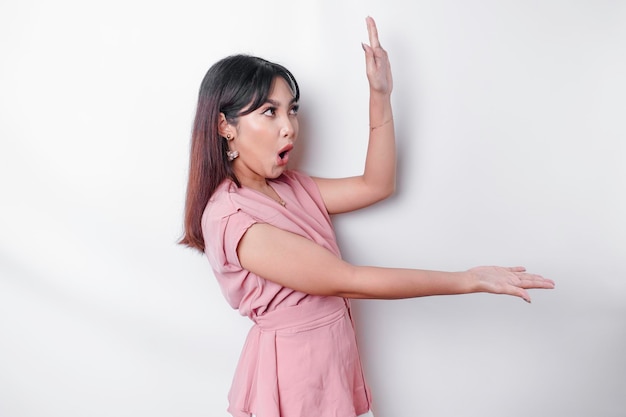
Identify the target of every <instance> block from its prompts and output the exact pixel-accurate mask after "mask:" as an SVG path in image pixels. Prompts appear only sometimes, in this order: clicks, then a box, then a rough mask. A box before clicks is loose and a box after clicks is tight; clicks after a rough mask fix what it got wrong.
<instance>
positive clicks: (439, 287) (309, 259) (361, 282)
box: [237, 224, 554, 302]
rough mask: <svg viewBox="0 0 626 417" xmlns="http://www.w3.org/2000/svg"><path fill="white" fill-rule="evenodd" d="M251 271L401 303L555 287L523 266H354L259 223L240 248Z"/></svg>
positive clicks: (290, 284) (320, 289) (315, 289)
mask: <svg viewBox="0 0 626 417" xmlns="http://www.w3.org/2000/svg"><path fill="white" fill-rule="evenodd" d="M237 253H238V256H239V260H240V262H241V265H242V266H243V267H244V268H245V269H247V270H248V271H251V272H254V273H255V274H257V275H259V276H261V277H264V278H265V279H267V280H270V281H273V282H276V283H277V284H280V285H282V286H284V287H287V288H291V289H294V290H298V291H302V292H304V293H308V294H314V295H332V296H339V297H347V298H372V299H397V298H413V297H422V296H428V295H447V294H467V293H474V292H488V293H494V294H508V295H513V296H517V297H521V298H522V299H524V300H526V301H528V302H530V296H529V295H528V292H527V291H526V290H527V289H530V288H554V282H553V281H551V280H548V279H545V278H543V277H541V276H539V275H535V274H528V273H526V272H525V269H524V268H523V267H514V268H502V267H478V268H473V269H470V270H469V271H464V272H441V271H426V270H419V269H401V268H380V267H372V266H354V265H351V264H349V263H347V262H345V261H343V260H341V259H339V258H338V257H337V256H335V255H334V254H333V253H332V252H330V251H328V250H327V249H325V248H323V247H322V246H320V245H318V244H316V243H315V242H312V241H310V240H308V239H306V238H304V237H302V236H299V235H296V234H294V233H290V232H287V231H284V230H281V229H279V228H276V227H274V226H271V225H268V224H255V225H253V226H251V227H250V228H249V229H248V231H247V232H246V233H245V234H244V236H243V238H242V239H241V241H240V243H239V246H238V248H237Z"/></svg>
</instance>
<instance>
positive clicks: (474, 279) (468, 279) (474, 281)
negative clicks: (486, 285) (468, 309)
mask: <svg viewBox="0 0 626 417" xmlns="http://www.w3.org/2000/svg"><path fill="white" fill-rule="evenodd" d="M461 274H463V278H462V279H463V282H464V283H465V286H466V291H467V293H468V294H469V293H475V292H482V289H481V285H480V283H481V281H480V279H478V276H477V275H476V274H475V273H474V272H472V271H471V270H468V271H463V272H461Z"/></svg>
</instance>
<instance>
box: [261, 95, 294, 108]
mask: <svg viewBox="0 0 626 417" xmlns="http://www.w3.org/2000/svg"><path fill="white" fill-rule="evenodd" d="M265 102H266V103H269V104H271V105H272V106H276V107H280V102H278V101H276V100H272V99H271V98H268V99H267V100H265ZM297 102H298V100H296V98H295V97H294V98H292V99H291V101H289V104H293V103H297Z"/></svg>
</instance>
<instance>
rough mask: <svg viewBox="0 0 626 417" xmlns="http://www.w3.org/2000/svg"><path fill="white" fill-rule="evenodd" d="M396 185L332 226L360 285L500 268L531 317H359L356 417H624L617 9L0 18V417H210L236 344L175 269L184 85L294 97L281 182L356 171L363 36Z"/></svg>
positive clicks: (291, 5) (471, 312)
mask: <svg viewBox="0 0 626 417" xmlns="http://www.w3.org/2000/svg"><path fill="white" fill-rule="evenodd" d="M368 14H371V15H372V16H374V17H375V19H376V20H377V22H378V25H379V30H380V36H381V42H382V43H383V46H384V47H386V49H387V50H388V52H389V55H390V57H391V61H392V66H393V70H394V78H395V90H394V95H393V103H394V110H395V119H396V127H397V137H398V146H399V150H400V158H399V169H398V170H399V187H398V193H397V195H396V196H394V197H393V198H391V199H390V200H388V201H386V202H384V203H381V204H379V205H378V206H375V207H372V208H369V209H366V210H363V211H361V212H358V213H353V214H347V215H343V216H341V217H336V218H335V224H336V227H337V233H338V236H339V239H340V244H341V246H342V248H343V252H344V257H345V258H346V259H348V260H349V261H351V262H354V263H359V264H373V265H381V266H399V267H400V266H401V267H419V268H429V269H443V270H460V269H466V268H469V267H472V266H475V265H480V264H502V265H518V264H521V265H525V266H526V267H528V268H529V270H531V271H533V272H538V273H541V274H543V275H545V276H548V277H551V278H553V279H555V280H556V281H557V289H556V290H554V291H545V292H539V291H533V292H532V293H531V295H532V296H533V304H532V305H527V304H526V303H524V302H523V301H521V300H518V299H514V298H510V297H504V296H492V295H482V294H475V295H466V296H455V297H433V298H424V299H415V300H402V301H358V302H355V303H354V304H355V313H356V318H357V321H358V323H357V326H358V331H359V339H360V342H361V346H362V354H363V359H364V362H365V367H366V373H367V377H368V380H369V382H370V384H371V386H372V389H373V393H374V399H375V402H376V405H377V410H376V411H377V413H376V417H398V416H421V417H449V416H460V415H462V416H481V417H491V416H494V417H496V416H498V417H500V416H507V417H517V416H519V417H522V416H523V417H527V416H568V417H575V416H580V417H587V416H591V415H593V416H601V417H613V416H624V413H625V412H626V411H624V410H626V356H625V355H624V352H626V281H625V280H624V278H625V275H626V266H625V265H626V263H625V262H624V258H625V255H626V219H625V215H624V213H626V187H625V183H626V168H625V166H626V165H625V164H624V160H625V158H626V145H625V140H626V124H625V122H624V120H625V114H626V101H625V100H624V97H626V77H624V74H625V73H626V3H624V2H620V1H610V0H587V1H585V0H578V1H565V0H561V1H559V0H549V1H525V0H513V1H495V0H476V1H471V2H467V1H462V0H446V1H436V2H435V1H432V2H428V1H416V2H406V1H403V0H387V1H384V2H383V1H373V0H372V1H365V2H356V1H345V2H338V1H328V0H324V1H318V2H302V3H300V2H293V1H266V2H260V1H252V0H249V1H231V2H223V3H217V2H208V1H179V2H176V3H175V4H174V3H172V2H152V1H147V0H130V1H129V0H124V1H121V0H113V1H108V2H97V3H96V2H85V1H78V0H59V1H55V2H47V1H44V0H29V1H17V0H9V1H3V2H2V3H1V4H0V198H1V205H0V416H2V417H43V416H45V417H57V416H58V417H61V416H62V417H85V416H89V417H100V416H107V417H109V416H116V417H124V416H129V417H130V416H132V417H137V416H150V417H165V416H168V417H169V416H177V417H178V416H186V417H191V416H226V412H225V408H226V393H227V390H228V387H229V385H230V379H231V376H232V372H233V369H234V367H235V363H236V360H237V358H238V355H239V351H240V348H241V346H242V343H243V340H244V338H245V335H246V332H247V330H248V328H249V326H250V324H249V322H248V320H247V319H245V318H242V317H240V316H239V315H238V313H237V312H236V311H233V310H231V309H230V308H229V307H228V306H227V304H226V302H225V301H224V300H223V297H222V296H221V294H220V292H219V288H218V286H217V284H216V282H215V281H214V279H213V276H212V274H211V271H210V268H209V265H208V263H207V262H206V260H205V259H204V258H203V257H202V256H201V255H197V254H195V253H193V252H191V251H190V250H187V249H184V248H183V247H181V246H178V245H176V243H175V242H176V240H177V239H178V237H179V236H180V233H181V230H182V211H183V201H184V192H185V185H186V171H187V159H188V145H189V134H190V130H191V122H192V118H193V113H194V106H195V100H196V94H197V91H198V88H199V85H200V81H201V79H202V77H203V76H204V73H205V72H206V70H207V69H208V67H209V66H210V65H211V64H212V63H213V62H215V61H216V60H217V59H219V58H222V57H223V56H225V55H228V54H231V53H238V52H247V53H253V54H258V55H261V56H263V57H266V58H268V59H270V60H275V61H278V62H280V63H282V64H285V65H286V66H287V67H288V68H290V69H291V70H292V71H293V72H294V74H295V75H296V77H297V78H298V80H299V82H300V84H301V87H302V102H301V126H302V132H301V133H302V134H301V141H300V149H299V158H298V167H299V168H301V169H304V170H306V171H308V172H309V173H311V174H315V175H324V176H340V175H353V174H356V173H358V172H359V171H360V170H361V167H362V163H363V158H364V155H365V146H366V140H367V129H368V120H367V82H366V78H365V72H364V66H363V52H362V50H361V46H360V42H362V41H367V32H366V29H365V23H364V18H365V16H366V15H368Z"/></svg>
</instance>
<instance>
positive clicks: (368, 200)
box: [314, 17, 396, 214]
mask: <svg viewBox="0 0 626 417" xmlns="http://www.w3.org/2000/svg"><path fill="white" fill-rule="evenodd" d="M367 30H368V33H369V39H370V45H369V46H368V45H363V49H364V51H365V66H366V72H367V79H368V82H369V86H370V101H369V119H370V131H369V142H368V147H367V156H366V160H365V169H364V171H363V174H362V175H360V176H355V177H349V178H337V179H327V178H314V180H315V182H316V183H317V185H318V187H319V189H320V192H321V194H322V198H323V199H324V203H325V205H326V209H327V210H328V212H329V213H331V214H336V213H343V212H347V211H352V210H356V209H359V208H362V207H366V206H369V205H371V204H373V203H376V202H377V201H380V200H382V199H385V198H387V197H389V196H390V195H391V194H392V193H393V192H394V190H395V184H396V145H395V133H394V126H393V113H392V109H391V91H392V89H393V79H392V76H391V66H390V64H389V59H388V57H387V52H386V51H385V50H384V49H383V48H382V47H381V46H380V42H379V40H378V31H377V29H376V24H375V22H374V20H373V19H372V18H371V17H368V18H367Z"/></svg>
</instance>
